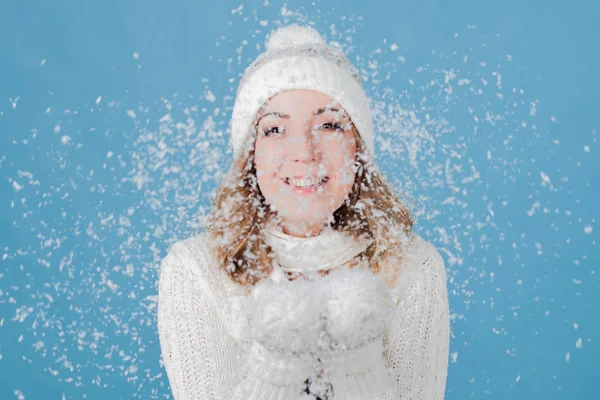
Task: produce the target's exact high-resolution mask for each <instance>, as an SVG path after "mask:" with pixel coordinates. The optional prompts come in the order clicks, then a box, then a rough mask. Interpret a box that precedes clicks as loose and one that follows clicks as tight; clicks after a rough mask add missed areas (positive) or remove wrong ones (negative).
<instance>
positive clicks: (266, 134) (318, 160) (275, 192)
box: [254, 90, 356, 237]
mask: <svg viewBox="0 0 600 400" xmlns="http://www.w3.org/2000/svg"><path fill="white" fill-rule="evenodd" d="M258 118H259V119H258V125H257V132H256V141H255V148H254V150H255V164H256V172H257V178H258V185H259V187H260V190H261V192H262V194H263V195H264V197H265V199H266V201H267V203H269V204H270V205H271V208H272V209H274V210H275V211H276V212H277V214H278V216H279V217H281V219H282V221H283V222H282V226H283V230H284V232H285V233H287V234H290V235H294V236H300V237H306V236H313V235H316V234H318V233H319V232H320V231H321V229H322V228H323V227H324V225H325V224H326V223H327V222H328V220H329V218H330V217H331V216H332V215H333V213H334V211H335V210H337V209H338V208H339V207H340V206H341V205H342V203H343V201H344V199H345V198H346V197H347V196H348V194H349V193H350V190H351V189H352V185H353V184H354V174H355V171H356V168H355V167H354V159H355V153H356V141H355V137H354V131H353V129H352V127H351V123H350V118H349V117H348V115H347V114H346V112H345V111H344V109H343V108H342V107H341V106H340V105H339V104H338V103H336V102H335V101H334V100H333V99H331V98H330V97H329V96H327V95H325V94H323V93H320V92H316V91H313V90H288V91H285V92H281V93H279V94H277V95H275V96H273V97H272V98H271V99H270V100H269V101H267V103H266V104H265V106H264V107H263V109H262V110H261V111H260V112H259V114H258Z"/></svg>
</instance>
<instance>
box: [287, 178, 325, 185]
mask: <svg viewBox="0 0 600 400" xmlns="http://www.w3.org/2000/svg"><path fill="white" fill-rule="evenodd" d="M326 180H327V178H323V179H322V180H321V181H319V183H318V184H319V185H321V184H322V183H323V182H325V181H326ZM286 182H287V183H289V184H290V185H294V186H297V187H311V186H317V178H315V177H310V178H304V179H292V178H286Z"/></svg>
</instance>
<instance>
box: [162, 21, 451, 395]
mask: <svg viewBox="0 0 600 400" xmlns="http://www.w3.org/2000/svg"><path fill="white" fill-rule="evenodd" d="M231 126H232V129H231V133H232V136H231V144H232V146H233V150H234V158H235V159H234V162H233V164H232V167H231V169H230V171H229V173H228V175H227V176H226V177H225V179H224V180H223V182H222V184H221V185H220V186H219V188H218V190H217V193H216V196H215V198H214V202H213V208H212V211H211V215H210V218H209V224H208V227H207V232H206V233H205V234H202V235H200V236H195V237H192V238H189V239H186V240H183V241H181V242H178V243H176V244H175V245H174V246H173V247H172V248H171V250H170V251H169V254H168V255H167V257H166V258H165V260H164V261H163V263H162V270H161V276H160V282H159V296H158V328H159V333H160V342H161V349H162V354H163V358H164V361H165V366H166V369H167V373H168V376H169V381H170V383H171V388H172V391H173V395H174V397H175V399H176V400H182V399H223V400H225V399H228V400H229V399H236V400H242V399H244V400H249V399H250V400H265V399H267V400H276V399H282V400H287V399H297V398H304V399H343V400H367V399H381V400H392V399H398V398H420V399H441V398H443V396H444V389H445V383H446V368H447V365H448V345H449V317H448V297H447V289H446V272H445V269H444V261H443V259H442V257H441V256H440V254H439V253H438V251H437V250H436V249H435V247H434V246H433V245H431V244H430V243H428V242H426V241H425V240H424V239H423V238H421V237H420V236H419V235H418V234H416V233H414V232H413V231H412V225H413V222H412V218H411V216H410V213H409V211H408V210H407V208H406V207H405V206H404V205H403V204H402V202H401V201H400V200H399V199H398V197H397V196H396V195H395V194H394V192H393V190H392V189H391V188H390V186H389V185H388V184H387V182H386V181H385V179H384V178H383V177H382V176H381V175H380V174H379V172H378V170H377V168H376V166H375V164H374V163H373V158H374V157H373V156H374V140H373V128H372V117H371V111H370V108H369V103H368V100H367V97H366V95H365V93H364V90H363V88H362V84H361V81H360V78H359V76H358V74H357V73H356V70H355V69H354V67H353V66H352V65H351V64H350V62H349V61H348V60H347V59H346V58H345V57H344V55H343V53H341V52H340V51H338V50H336V49H334V48H332V47H329V46H327V44H326V43H325V42H324V41H323V39H322V38H321V37H320V35H319V34H318V33H317V32H316V31H315V30H314V29H312V28H309V27H300V26H297V25H292V26H288V27H284V28H281V29H279V30H278V31H276V32H275V33H273V35H272V36H271V38H270V39H269V41H268V43H267V51H266V52H265V53H264V54H262V55H261V56H260V57H259V58H258V60H257V61H256V62H255V63H254V64H253V65H251V66H250V68H249V69H248V70H247V71H246V73H245V75H244V78H243V79H242V81H241V83H240V87H239V89H238V93H237V97H236V103H235V106H234V110H233V115H232V124H231Z"/></svg>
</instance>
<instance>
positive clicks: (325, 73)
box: [230, 24, 375, 159]
mask: <svg viewBox="0 0 600 400" xmlns="http://www.w3.org/2000/svg"><path fill="white" fill-rule="evenodd" d="M266 47H267V50H266V51H265V52H264V53H262V54H261V55H260V56H258V58H257V59H256V61H255V62H254V63H253V64H252V65H250V66H249V67H248V69H246V71H245V73H244V77H243V78H242V81H241V82H240V85H239V87H238V91H237V97H236V101H235V105H234V107H233V114H232V117H231V143H230V144H231V146H232V147H233V152H234V159H235V158H237V157H238V155H239V154H240V152H241V151H242V146H243V144H244V142H245V140H246V138H247V135H248V134H249V133H250V132H252V130H253V128H254V127H253V126H252V124H253V123H254V121H255V118H256V114H257V113H258V111H259V110H260V109H261V107H262V106H263V105H264V104H265V102H266V101H267V100H269V99H270V98H271V97H272V96H274V95H275V94H277V93H279V92H282V91H285V90H289V89H310V90H315V91H319V92H321V93H323V94H326V95H327V96H329V97H331V98H332V99H334V100H335V101H337V102H338V103H339V104H340V105H341V106H342V107H344V109H345V110H346V112H347V113H348V115H349V116H350V119H351V120H352V122H353V123H354V125H355V126H356V128H357V130H358V132H359V134H360V136H361V138H362V139H363V141H364V142H365V145H366V147H367V150H368V151H369V153H370V154H371V156H372V157H374V155H375V145H374V139H373V120H372V116H371V109H370V107H369V102H368V99H367V96H366V94H365V91H364V89H363V87H362V83H361V80H360V76H359V74H358V72H357V71H356V69H355V68H354V67H353V66H352V64H351V63H350V61H348V59H347V58H346V57H345V56H344V54H343V53H342V52H341V51H340V50H339V49H336V48H334V47H330V46H328V45H327V44H326V43H325V41H324V40H323V38H322V37H321V36H320V35H319V33H318V32H317V31H316V30H315V29H313V28H311V27H308V26H299V25H296V24H293V25H289V26H286V27H283V28H279V29H277V30H276V31H274V32H273V33H272V34H271V36H270V38H269V40H268V41H267V43H266Z"/></svg>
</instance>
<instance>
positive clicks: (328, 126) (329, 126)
mask: <svg viewBox="0 0 600 400" xmlns="http://www.w3.org/2000/svg"><path fill="white" fill-rule="evenodd" d="M319 129H324V130H326V131H343V130H344V129H343V126H342V125H341V124H339V123H337V122H325V123H324V124H321V125H320V126H319Z"/></svg>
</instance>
